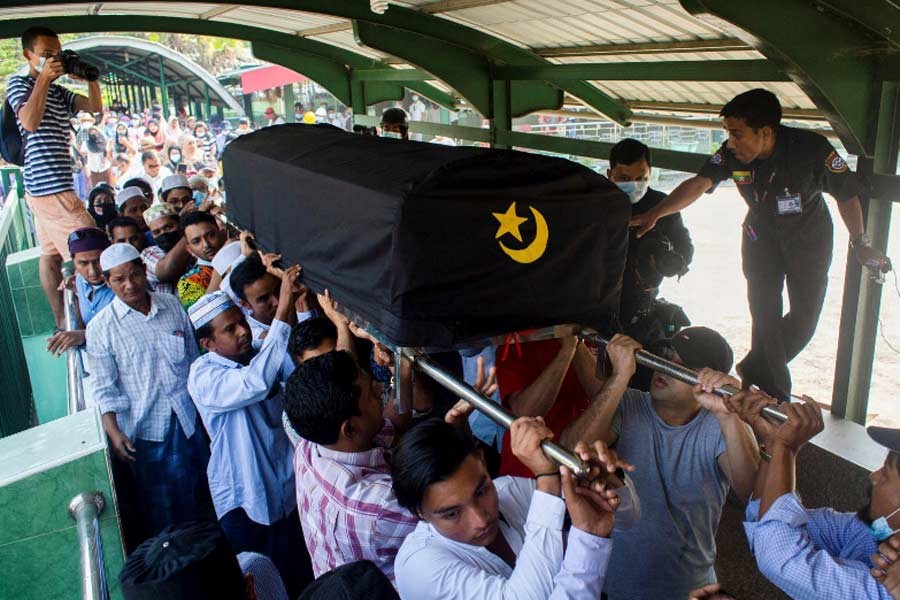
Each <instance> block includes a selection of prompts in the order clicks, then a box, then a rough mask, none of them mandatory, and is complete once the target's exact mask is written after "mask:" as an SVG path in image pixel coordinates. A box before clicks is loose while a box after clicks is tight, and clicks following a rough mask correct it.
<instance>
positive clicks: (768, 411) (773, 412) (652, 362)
mask: <svg viewBox="0 0 900 600" xmlns="http://www.w3.org/2000/svg"><path fill="white" fill-rule="evenodd" d="M582 337H584V338H586V339H589V340H591V341H592V342H594V343H597V344H603V345H604V346H605V345H606V344H608V343H609V339H607V338H605V337H603V336H602V335H600V334H599V333H597V332H595V331H591V330H586V331H584V332H582ZM634 358H635V362H637V364H639V365H641V366H644V367H648V368H650V369H653V370H654V371H659V372H660V373H662V374H663V375H668V376H669V377H672V378H673V379H677V380H679V381H683V382H685V383H689V384H691V385H697V384H698V383H700V380H699V379H697V371H695V370H693V369H689V368H688V367H685V366H684V365H679V364H678V363H674V362H672V361H670V360H666V359H664V358H661V357H659V356H657V355H655V354H652V353H650V352H647V351H646V350H638V351H637V352H636V353H635V355H634ZM740 391H741V390H739V389H738V388H736V387H734V386H730V385H724V386H721V387H717V388H716V389H715V393H716V394H718V395H719V396H722V397H723V398H730V397H731V396H734V395H735V394H737V393H738V392H740ZM762 412H763V415H765V416H767V417H769V418H771V419H774V420H776V421H779V422H784V421H787V415H786V414H784V413H783V412H781V411H780V410H778V409H775V408H772V407H769V406H766V407H765V408H763V410H762Z"/></svg>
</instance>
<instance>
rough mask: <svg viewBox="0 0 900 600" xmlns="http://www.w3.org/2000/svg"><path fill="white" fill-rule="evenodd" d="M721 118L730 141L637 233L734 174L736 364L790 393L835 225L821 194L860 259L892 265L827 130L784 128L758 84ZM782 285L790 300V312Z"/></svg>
mask: <svg viewBox="0 0 900 600" xmlns="http://www.w3.org/2000/svg"><path fill="white" fill-rule="evenodd" d="M719 115H720V116H721V117H723V118H724V125H725V129H726V130H727V131H728V141H727V142H726V143H725V144H723V145H722V147H721V148H719V150H718V151H717V152H716V153H715V154H713V155H712V156H711V157H710V158H709V160H708V161H707V162H706V164H705V165H704V166H703V168H702V169H701V170H700V173H699V174H697V175H696V176H694V177H692V178H691V179H688V180H687V181H684V182H683V183H682V184H681V185H679V186H678V187H677V188H675V190H673V191H672V193H671V194H669V196H668V197H667V198H666V200H665V201H664V202H662V203H661V204H660V205H658V206H657V207H656V208H655V209H653V210H651V211H648V212H647V213H644V214H643V215H639V216H637V217H634V218H632V223H631V224H632V226H636V227H638V231H637V235H638V236H643V235H644V234H646V233H647V232H648V231H650V230H651V229H653V227H654V225H655V224H656V222H657V221H658V220H659V219H661V218H662V217H663V216H665V215H669V214H672V213H675V212H677V211H680V210H682V209H683V208H685V207H686V206H688V205H690V204H691V203H693V202H694V201H695V200H697V198H699V197H700V196H701V195H702V194H703V193H704V192H707V193H710V192H712V191H713V190H715V188H716V186H717V185H718V184H719V183H720V182H721V181H724V180H725V179H728V178H731V179H732V180H734V182H735V183H736V184H737V188H738V190H739V191H740V193H741V196H743V198H744V200H745V201H746V202H747V206H748V207H749V211H748V212H747V216H746V218H745V219H744V225H743V242H742V254H743V270H744V275H745V277H746V278H747V299H748V301H749V304H750V315H751V317H752V320H753V323H752V337H751V347H750V352H749V353H748V354H747V356H746V357H744V359H743V360H742V361H741V362H740V364H738V365H737V369H738V373H739V374H740V375H741V377H742V379H743V382H744V385H750V384H755V385H757V386H759V387H760V388H761V389H762V390H764V391H765V392H767V393H769V394H771V395H772V396H774V397H776V398H778V399H780V400H788V399H789V397H790V392H791V376H790V372H789V371H788V368H787V364H788V363H789V362H790V361H791V360H792V359H793V358H794V357H796V356H797V355H798V354H799V353H800V351H801V350H803V348H804V347H806V344H808V343H809V340H810V339H812V336H813V334H814V333H815V330H816V325H817V323H818V320H819V314H820V313H821V311H822V304H823V302H824V300H825V288H826V285H827V283H828V267H829V266H830V265H831V253H832V246H833V227H832V223H831V215H830V214H829V211H828V207H827V206H826V204H825V200H824V198H823V197H822V192H828V193H829V194H831V195H832V196H834V197H835V198H836V199H837V201H838V211H839V212H840V215H841V218H842V220H843V221H844V224H845V225H846V226H847V229H848V231H849V232H850V240H851V241H850V245H851V248H852V251H853V254H854V255H855V256H856V258H857V260H858V261H859V262H860V263H862V264H863V265H865V266H866V267H868V268H870V269H872V270H878V271H880V270H882V269H885V270H886V269H888V268H889V265H890V262H889V261H888V259H887V257H885V255H884V254H882V253H881V252H879V251H878V250H876V249H874V248H872V247H871V246H870V244H869V240H868V238H867V237H866V235H865V229H864V224H863V216H862V209H861V208H860V203H859V194H860V192H861V185H860V183H859V182H858V180H857V178H856V177H855V176H854V174H853V173H852V172H851V171H850V170H849V168H848V166H847V163H846V162H844V159H843V158H841V156H840V155H839V154H838V153H837V151H836V150H835V149H834V147H833V146H832V145H831V144H830V143H829V142H828V140H827V139H825V137H823V136H821V135H819V134H817V133H814V132H812V131H808V130H803V129H794V128H791V127H785V126H783V125H781V124H780V123H781V105H780V103H779V102H778V98H776V97H775V95H774V94H772V93H771V92H769V91H766V90H762V89H755V90H750V91H748V92H744V93H743V94H740V95H738V96H735V97H734V98H733V99H732V100H731V101H730V102H729V103H728V104H726V105H725V106H724V107H723V108H722V111H721V112H720V113H719ZM785 282H787V290H788V297H789V298H790V312H788V313H787V314H786V315H785V314H783V313H784V307H783V303H782V290H783V288H784V285H785Z"/></svg>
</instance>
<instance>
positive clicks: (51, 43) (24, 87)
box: [6, 27, 103, 329]
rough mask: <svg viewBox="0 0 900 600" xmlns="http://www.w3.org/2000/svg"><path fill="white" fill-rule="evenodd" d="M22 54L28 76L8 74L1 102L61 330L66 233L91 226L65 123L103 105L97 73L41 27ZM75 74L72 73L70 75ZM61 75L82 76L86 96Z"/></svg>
mask: <svg viewBox="0 0 900 600" xmlns="http://www.w3.org/2000/svg"><path fill="white" fill-rule="evenodd" d="M22 54H23V56H24V57H25V59H26V60H27V61H28V75H24V76H23V75H13V76H12V77H10V78H9V80H8V81H7V85H6V90H7V92H6V94H7V95H6V99H7V100H8V101H9V104H10V107H11V108H12V110H13V112H14V113H15V114H16V121H17V124H18V126H19V132H20V134H21V135H22V142H23V146H24V149H25V150H24V153H25V169H24V179H25V201H26V202H27V203H28V206H29V208H30V209H31V211H32V213H33V214H34V216H35V229H36V232H37V236H38V239H39V241H40V244H41V261H40V277H41V286H42V287H43V288H44V293H45V294H46V296H47V300H48V301H49V302H50V307H51V309H52V310H53V316H54V317H55V318H56V326H57V327H59V328H60V329H62V328H63V327H64V325H65V322H64V318H63V302H62V295H61V293H60V292H59V290H58V288H59V284H60V283H61V282H62V272H61V271H60V268H61V265H62V262H63V260H66V261H69V260H71V256H70V255H69V248H68V245H67V241H68V237H69V234H70V233H71V232H73V231H75V230H76V229H78V228H79V227H92V226H93V225H94V220H93V219H92V218H91V216H90V215H89V214H88V212H87V209H86V208H85V205H84V202H82V201H81V200H80V199H79V198H78V196H77V195H76V194H75V185H74V181H73V179H72V158H71V156H70V154H69V133H70V130H69V127H70V124H69V119H70V118H71V117H72V116H73V115H75V114H76V113H78V112H80V111H88V112H100V111H101V110H102V109H103V102H102V100H101V97H100V84H99V83H98V81H97V77H96V75H98V74H97V71H96V69H94V68H93V67H90V66H88V65H85V64H84V63H83V62H81V61H80V60H79V59H78V57H77V55H75V54H74V53H71V52H69V53H65V54H64V53H63V51H62V46H61V44H60V42H59V38H58V37H57V35H56V34H55V33H54V32H53V31H51V30H49V29H46V28H44V27H32V28H30V29H28V30H26V31H25V32H24V33H23V34H22ZM73 71H74V72H73ZM64 74H69V76H70V77H72V78H73V79H80V78H79V77H77V75H85V76H87V78H88V79H91V81H89V82H88V89H89V91H90V97H89V98H85V97H84V96H80V95H77V94H75V93H73V92H72V91H70V90H67V89H66V88H64V87H62V86H60V85H57V84H56V83H54V82H55V81H56V80H57V79H59V78H60V77H62V76H63V75H64Z"/></svg>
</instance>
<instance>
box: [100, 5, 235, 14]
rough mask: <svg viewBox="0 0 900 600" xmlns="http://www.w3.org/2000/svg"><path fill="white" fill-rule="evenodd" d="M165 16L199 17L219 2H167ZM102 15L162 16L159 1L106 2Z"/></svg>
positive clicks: (101, 10) (101, 11)
mask: <svg viewBox="0 0 900 600" xmlns="http://www.w3.org/2000/svg"><path fill="white" fill-rule="evenodd" d="M165 6H166V8H165V16H171V17H197V16H199V15H202V14H203V13H205V12H207V11H209V10H212V9H214V8H216V7H218V6H220V5H219V4H215V3H209V4H191V3H188V2H171V3H166V5H165ZM99 14H101V15H152V16H155V17H156V16H160V5H159V3H158V2H128V3H125V2H109V3H106V2H104V3H103V4H102V5H101V7H100V13H99Z"/></svg>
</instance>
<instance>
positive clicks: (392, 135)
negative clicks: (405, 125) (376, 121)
mask: <svg viewBox="0 0 900 600" xmlns="http://www.w3.org/2000/svg"><path fill="white" fill-rule="evenodd" d="M381 137H383V138H390V139H392V140H402V139H403V136H402V135H400V134H399V133H397V132H396V131H385V132H383V133H382V134H381Z"/></svg>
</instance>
